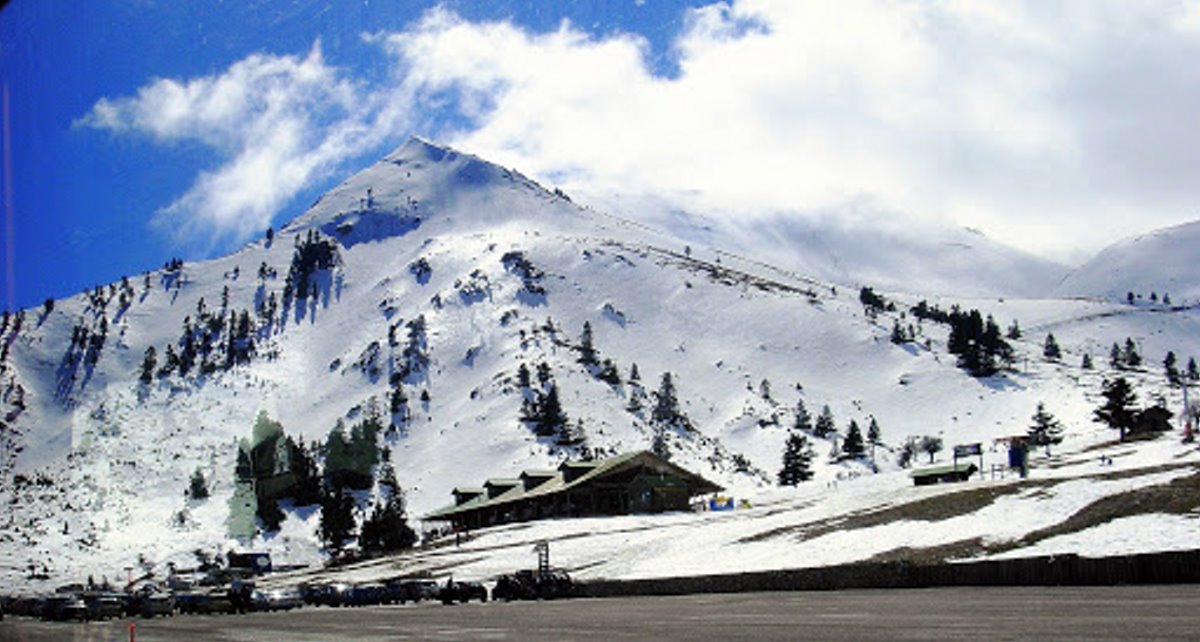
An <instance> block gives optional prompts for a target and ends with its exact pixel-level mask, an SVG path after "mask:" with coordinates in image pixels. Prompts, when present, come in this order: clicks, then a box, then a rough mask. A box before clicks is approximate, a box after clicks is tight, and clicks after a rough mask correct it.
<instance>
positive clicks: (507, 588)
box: [492, 571, 534, 602]
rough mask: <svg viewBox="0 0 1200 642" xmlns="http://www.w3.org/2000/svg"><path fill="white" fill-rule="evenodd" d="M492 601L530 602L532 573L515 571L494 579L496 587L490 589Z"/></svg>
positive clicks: (531, 597)
mask: <svg viewBox="0 0 1200 642" xmlns="http://www.w3.org/2000/svg"><path fill="white" fill-rule="evenodd" d="M492 599H493V600H504V601H505V602H507V601H509V600H532V599H534V592H533V571H517V572H516V573H509V574H507V575H501V576H500V577H498V578H496V586H494V587H492Z"/></svg>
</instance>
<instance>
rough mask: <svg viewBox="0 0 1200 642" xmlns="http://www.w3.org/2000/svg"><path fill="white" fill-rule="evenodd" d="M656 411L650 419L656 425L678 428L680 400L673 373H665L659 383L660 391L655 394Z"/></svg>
mask: <svg viewBox="0 0 1200 642" xmlns="http://www.w3.org/2000/svg"><path fill="white" fill-rule="evenodd" d="M654 397H655V403H654V410H653V411H651V414H650V418H651V420H653V421H654V422H655V423H658V424H663V425H667V426H676V425H677V424H678V423H679V419H680V414H679V399H678V398H677V397H676V396H675V382H674V381H673V380H672V379H671V373H669V372H664V373H663V376H662V380H661V381H660V382H659V385H658V390H657V391H656V392H655V393H654Z"/></svg>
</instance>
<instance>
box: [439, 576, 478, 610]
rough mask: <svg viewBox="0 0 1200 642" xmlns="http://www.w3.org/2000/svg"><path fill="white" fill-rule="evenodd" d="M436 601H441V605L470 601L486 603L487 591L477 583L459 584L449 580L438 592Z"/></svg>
mask: <svg viewBox="0 0 1200 642" xmlns="http://www.w3.org/2000/svg"><path fill="white" fill-rule="evenodd" d="M438 599H440V600H441V601H442V604H454V603H455V602H463V603H466V602H469V601H471V600H479V601H480V602H486V601H487V600H488V593H487V589H486V588H484V587H483V585H482V584H480V583H479V582H460V581H457V580H453V579H451V580H447V581H446V583H445V584H444V585H442V588H441V590H440V591H438Z"/></svg>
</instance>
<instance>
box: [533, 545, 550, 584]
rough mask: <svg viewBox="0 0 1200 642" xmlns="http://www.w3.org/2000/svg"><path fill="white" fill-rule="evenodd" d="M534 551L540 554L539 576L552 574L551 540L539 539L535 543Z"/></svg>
mask: <svg viewBox="0 0 1200 642" xmlns="http://www.w3.org/2000/svg"><path fill="white" fill-rule="evenodd" d="M533 552H535V553H537V556H538V576H539V577H546V576H547V575H549V574H550V542H548V541H546V540H541V541H539V542H538V543H537V544H534V545H533Z"/></svg>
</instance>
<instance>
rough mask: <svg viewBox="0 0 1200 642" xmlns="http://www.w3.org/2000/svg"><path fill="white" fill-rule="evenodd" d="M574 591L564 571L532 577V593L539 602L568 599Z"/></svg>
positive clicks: (572, 584) (569, 577) (572, 583)
mask: <svg viewBox="0 0 1200 642" xmlns="http://www.w3.org/2000/svg"><path fill="white" fill-rule="evenodd" d="M574 591H575V583H574V582H572V581H571V576H569V575H567V572H566V571H557V570H555V571H549V572H546V573H541V574H540V575H536V576H535V577H534V581H533V592H534V595H535V596H536V597H537V598H538V599H540V600H553V599H558V598H563V597H570V596H571V594H572V593H573V592H574Z"/></svg>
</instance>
